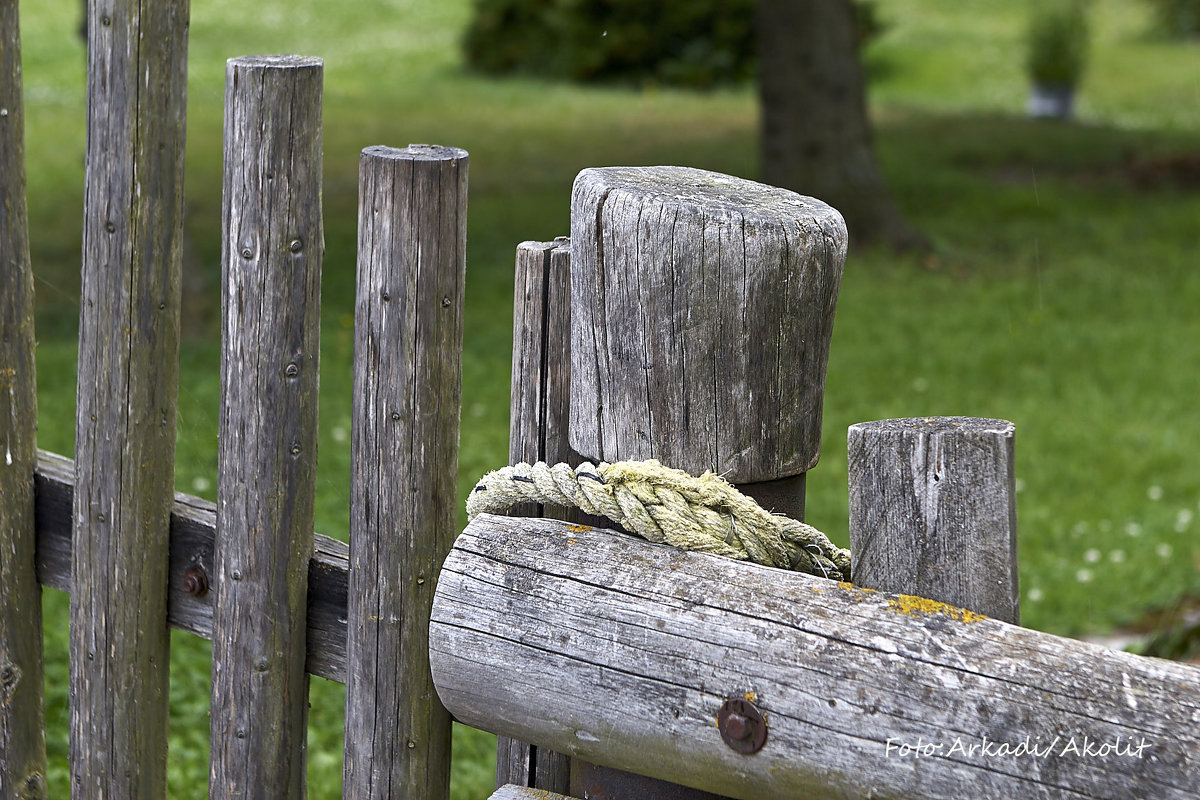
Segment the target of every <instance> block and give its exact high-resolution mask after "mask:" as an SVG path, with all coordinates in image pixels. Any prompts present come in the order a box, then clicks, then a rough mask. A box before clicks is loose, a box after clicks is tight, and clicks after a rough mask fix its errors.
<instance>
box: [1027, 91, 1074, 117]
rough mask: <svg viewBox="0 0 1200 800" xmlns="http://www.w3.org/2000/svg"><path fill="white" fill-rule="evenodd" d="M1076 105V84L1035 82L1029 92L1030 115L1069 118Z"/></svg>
mask: <svg viewBox="0 0 1200 800" xmlns="http://www.w3.org/2000/svg"><path fill="white" fill-rule="evenodd" d="M1074 106H1075V87H1074V86H1046V85H1039V84H1034V85H1033V87H1032V88H1031V89H1030V92H1029V116H1031V117H1037V118H1051V119H1069V118H1070V117H1071V116H1072V114H1073V110H1074Z"/></svg>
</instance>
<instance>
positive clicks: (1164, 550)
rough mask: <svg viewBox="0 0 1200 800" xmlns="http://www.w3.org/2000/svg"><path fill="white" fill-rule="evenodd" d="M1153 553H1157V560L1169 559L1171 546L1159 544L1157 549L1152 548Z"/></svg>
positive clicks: (1163, 543) (1164, 543)
mask: <svg viewBox="0 0 1200 800" xmlns="http://www.w3.org/2000/svg"><path fill="white" fill-rule="evenodd" d="M1154 552H1156V553H1158V557H1159V558H1170V557H1171V545H1169V544H1167V543H1166V542H1162V543H1161V544H1159V545H1158V546H1157V547H1155V548H1154Z"/></svg>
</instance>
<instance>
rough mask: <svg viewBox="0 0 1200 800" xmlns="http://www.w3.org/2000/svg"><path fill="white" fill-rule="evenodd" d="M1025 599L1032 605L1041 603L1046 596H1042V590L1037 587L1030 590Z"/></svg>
mask: <svg viewBox="0 0 1200 800" xmlns="http://www.w3.org/2000/svg"><path fill="white" fill-rule="evenodd" d="M1025 597H1026V599H1028V600H1029V602H1031V603H1040V602H1041V601H1042V597H1044V595H1043V594H1042V590H1041V588H1040V587H1038V586H1035V587H1033V588H1032V589H1030V590H1029V591H1028V592H1026V593H1025Z"/></svg>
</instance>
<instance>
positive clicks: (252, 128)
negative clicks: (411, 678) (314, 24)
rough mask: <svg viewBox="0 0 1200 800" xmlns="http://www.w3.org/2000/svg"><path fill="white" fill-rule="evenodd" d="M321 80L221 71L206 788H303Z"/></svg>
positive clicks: (258, 60)
mask: <svg viewBox="0 0 1200 800" xmlns="http://www.w3.org/2000/svg"><path fill="white" fill-rule="evenodd" d="M321 80H322V65H321V61H320V59H316V58H301V57H298V56H271V57H259V56H254V57H245V58H235V59H231V60H230V61H229V62H228V64H227V66H226V89H225V174H224V204H223V217H224V220H223V229H224V236H225V240H224V243H223V248H222V258H221V265H222V287H223V288H222V302H221V318H222V346H221V417H220V434H219V442H218V468H219V474H218V479H217V529H218V531H219V536H218V537H217V541H216V549H215V552H214V554H213V566H214V569H213V576H214V578H213V580H212V583H213V584H215V585H216V586H217V587H218V590H217V594H216V604H215V607H214V611H213V656H212V710H211V735H212V748H211V761H210V774H209V795H210V797H213V798H243V797H246V798H248V797H263V796H265V795H264V792H266V793H267V794H270V795H276V796H286V797H296V798H300V797H303V796H304V791H305V790H304V771H305V763H304V754H305V747H306V737H307V727H306V721H307V708H308V676H307V674H306V673H305V671H304V661H305V651H306V646H305V629H306V621H305V614H306V611H307V599H308V566H309V561H310V558H311V556H312V552H313V536H312V533H313V497H314V487H315V480H316V466H317V373H318V363H319V362H318V352H319V342H320V286H321V257H322V253H323V251H324V247H325V242H324V234H323V232H322V227H321Z"/></svg>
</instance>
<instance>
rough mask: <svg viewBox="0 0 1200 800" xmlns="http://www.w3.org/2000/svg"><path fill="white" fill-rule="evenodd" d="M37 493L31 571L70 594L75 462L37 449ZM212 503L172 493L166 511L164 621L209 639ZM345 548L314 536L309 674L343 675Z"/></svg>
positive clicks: (212, 594) (340, 678)
mask: <svg viewBox="0 0 1200 800" xmlns="http://www.w3.org/2000/svg"><path fill="white" fill-rule="evenodd" d="M35 489H36V495H37V512H36V518H37V574H38V580H39V581H40V582H41V583H42V584H43V585H45V586H49V587H50V588H52V589H58V590H59V591H63V592H70V591H71V505H72V498H73V496H74V492H75V466H74V463H73V462H72V461H71V459H69V458H64V457H63V456H59V455H55V454H54V453H48V452H45V451H40V452H39V453H38V466H37V475H36V480H35ZM216 528H217V507H216V505H215V504H213V503H210V502H208V501H207V500H202V499H200V498H199V497H193V496H191V495H186V494H182V493H176V495H175V502H174V505H173V506H172V509H171V556H170V558H171V561H170V567H169V570H168V576H169V579H168V582H167V623H168V624H169V625H170V626H171V627H172V628H178V629H179V630H184V631H188V632H190V633H194V634H196V635H198V636H202V637H204V638H205V639H212V619H213V606H214V604H215V600H216V596H217V594H218V593H219V591H220V587H219V586H218V585H216V583H215V582H214V581H212V580H211V577H210V576H211V575H212V574H213V571H212V565H213V550H214V544H215V542H216ZM349 561H350V554H349V548H348V547H347V546H346V544H345V543H343V542H340V541H338V540H337V539H331V538H329V537H328V536H322V535H320V534H314V536H313V555H312V558H311V559H310V560H309V562H308V634H307V637H306V638H307V648H308V661H307V664H306V667H305V669H307V670H308V672H310V673H311V674H313V675H319V676H321V677H322V678H328V679H329V680H331V681H338V682H339V683H344V682H345V680H346V677H345V669H346V587H347V581H348V573H349V570H350V564H349ZM191 567H200V568H201V569H202V570H204V572H205V575H206V576H208V577H209V588H208V591H207V592H205V593H204V594H202V595H200V596H192V595H190V594H188V593H187V591H186V590H185V589H184V579H185V575H186V573H187V570H188V569H189V568H191Z"/></svg>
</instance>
